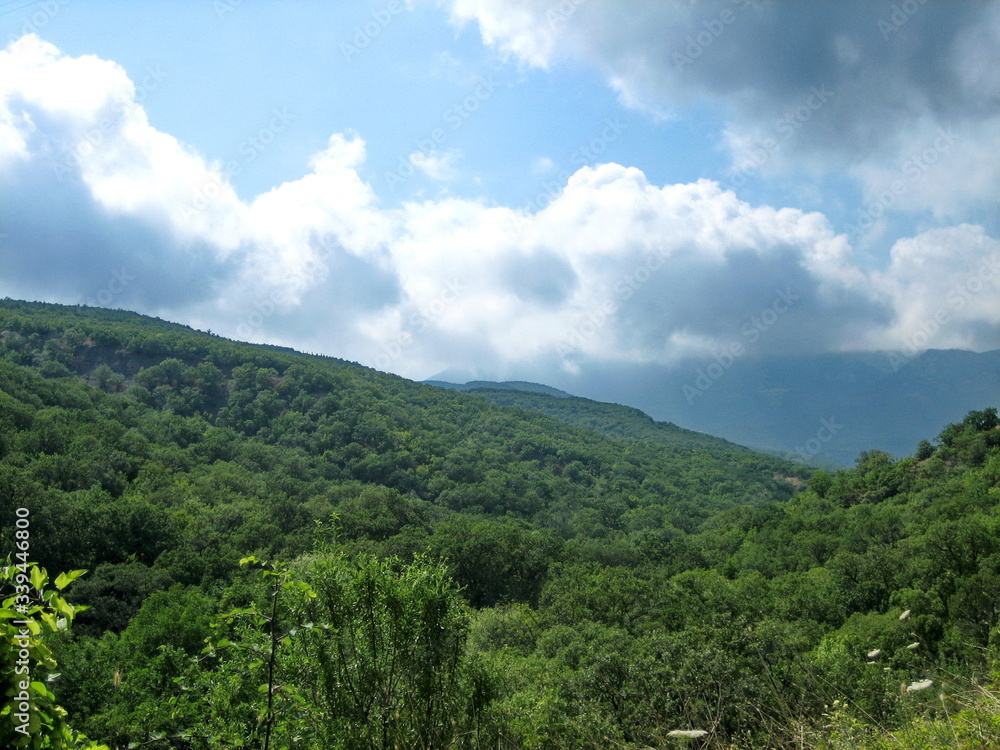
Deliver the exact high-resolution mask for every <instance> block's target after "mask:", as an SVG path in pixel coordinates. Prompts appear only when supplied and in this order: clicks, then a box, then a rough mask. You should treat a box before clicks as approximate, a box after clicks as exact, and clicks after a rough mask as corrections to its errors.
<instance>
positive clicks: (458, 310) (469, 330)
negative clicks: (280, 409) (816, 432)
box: [0, 0, 1000, 377]
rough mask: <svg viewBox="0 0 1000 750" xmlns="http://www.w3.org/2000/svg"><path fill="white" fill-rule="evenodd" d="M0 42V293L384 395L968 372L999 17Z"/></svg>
mask: <svg viewBox="0 0 1000 750" xmlns="http://www.w3.org/2000/svg"><path fill="white" fill-rule="evenodd" d="M0 41H2V42H3V44H4V46H5V47H6V49H4V51H3V52H2V53H0V233H2V234H3V236H2V237H0V261H2V262H3V266H4V267H5V268H6V271H5V272H4V273H2V274H0V293H2V294H5V295H9V296H12V297H19V298H31V299H46V300H51V301H58V302H65V303H93V304H99V305H103V306H110V307H124V308H127V309H135V310H138V311H140V312H145V313H151V314H156V315H160V316H162V317H166V318H170V319H173V320H178V321H180V322H185V323H189V324H191V325H195V326H197V327H200V328H211V329H212V330H213V331H216V332H218V333H220V334H222V335H226V336H230V337H233V338H239V339H243V340H253V341H271V342H276V343H282V344H287V345H291V346H296V347H298V348H303V349H307V350H309V351H318V352H323V353H326V354H331V355H334V356H340V357H344V358H347V359H352V360H356V361H360V362H362V363H364V364H368V365H372V366H375V367H378V368H379V369H385V370H392V371H394V372H398V373H400V374H404V375H406V376H409V377H429V376H431V375H433V374H435V373H437V372H439V371H441V370H444V369H448V368H452V369H455V370H458V371H461V372H468V373H470V374H473V375H477V376H482V377H516V376H519V375H522V374H525V373H534V374H536V375H537V374H538V373H543V374H544V373H545V372H546V371H548V372H560V373H564V374H565V373H570V374H572V373H574V372H580V371H581V368H586V367H587V366H588V364H593V363H598V362H599V363H601V364H602V366H604V365H606V364H607V363H608V362H618V363H621V366H623V367H625V366H633V365H646V364H649V363H656V364H663V365H667V366H670V365H672V364H675V363H677V362H679V361H683V360H685V359H686V358H690V357H707V356H713V355H714V354H715V353H718V352H719V351H724V350H726V349H727V348H731V347H733V346H734V345H737V344H752V347H751V350H752V351H751V353H752V354H753V355H755V356H758V355H759V356H767V355H774V354H783V353H790V352H799V351H850V350H886V349H921V348H928V347H931V348H947V347H959V348H969V349H979V350H982V349H986V348H996V347H998V346H1000V335H998V334H1000V305H998V304H997V302H998V299H997V291H998V290H997V287H996V285H995V283H994V281H993V276H992V270H991V269H992V267H993V266H992V265H991V264H993V263H995V258H996V257H998V256H997V253H998V252H1000V243H998V240H997V239H996V238H997V237H998V234H1000V227H998V212H997V201H996V195H997V188H998V187H1000V152H998V150H997V149H996V145H997V143H998V136H1000V72H998V69H997V66H996V65H995V61H996V59H997V52H998V51H1000V10H998V6H997V5H996V4H995V3H989V2H975V1H974V0H968V1H967V2H960V3H959V2H945V1H944V0H926V1H925V2H921V1H920V0H907V2H903V3H888V2H867V1H865V2H861V0H841V1H839V2H826V1H821V2H814V3H799V2H793V1H792V0H697V1H694V2H687V1H685V2H676V3H666V2H663V1H662V0H553V1H552V2H548V1H547V0H542V1H541V2H526V1H525V0H440V1H439V2H434V1H433V0H412V1H411V2H403V0H399V1H398V2H397V1H396V0H376V1H375V2H351V3H340V2H337V3H331V2H305V1H298V2H293V1H291V0H288V1H276V0H242V2H238V1H237V0H186V1H185V2H141V3H138V2H129V1H126V0H119V1H117V2H112V1H110V0H89V1H88V2H80V1H79V0H48V1H47V2H38V3H28V2H25V0H19V1H17V2H0ZM116 279H117V281H116ZM122 279H125V280H124V281H122ZM972 288H974V291H970V289H972ZM781 294H784V295H785V297H788V295H792V297H793V298H794V302H795V303H794V304H793V305H791V307H790V309H789V311H788V314H787V315H784V316H783V317H782V319H781V321H780V325H775V326H773V328H771V329H769V330H768V331H767V332H766V335H762V336H759V337H758V338H755V339H754V341H753V342H749V341H746V340H745V337H744V336H743V334H742V333H741V331H743V330H745V328H746V325H747V323H748V322H749V321H752V320H753V319H754V317H755V316H756V315H759V314H760V312H761V311H766V310H767V309H769V308H771V307H772V306H773V303H774V301H775V300H776V299H780V298H782V297H781V296H780V295H781ZM949 299H951V300H953V301H952V302H948V300H949ZM959 299H961V300H963V301H962V303H961V304H959V303H958V302H957V301H954V300H959ZM942 321H943V322H942ZM758 339H759V340H758Z"/></svg>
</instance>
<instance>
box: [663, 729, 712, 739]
mask: <svg viewBox="0 0 1000 750" xmlns="http://www.w3.org/2000/svg"><path fill="white" fill-rule="evenodd" d="M706 734H708V732H706V731H705V730H704V729H674V730H673V731H671V732H667V736H668V737H689V738H691V739H697V738H699V737H704V736H705V735H706Z"/></svg>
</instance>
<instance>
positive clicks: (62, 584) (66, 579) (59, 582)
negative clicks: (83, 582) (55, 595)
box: [56, 570, 87, 591]
mask: <svg viewBox="0 0 1000 750" xmlns="http://www.w3.org/2000/svg"><path fill="white" fill-rule="evenodd" d="M86 572H87V571H86V570H71V571H70V572H69V573H60V574H59V575H58V576H56V588H57V589H59V590H60V591H62V590H63V589H64V588H66V587H67V586H69V585H70V584H71V583H73V581H75V580H76V579H77V578H79V577H80V576H82V575H83V574H84V573H86Z"/></svg>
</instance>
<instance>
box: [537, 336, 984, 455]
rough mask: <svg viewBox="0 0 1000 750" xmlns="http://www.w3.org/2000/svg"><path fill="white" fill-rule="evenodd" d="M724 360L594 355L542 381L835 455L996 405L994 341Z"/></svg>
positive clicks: (781, 449) (671, 417) (897, 449)
mask: <svg viewBox="0 0 1000 750" xmlns="http://www.w3.org/2000/svg"><path fill="white" fill-rule="evenodd" d="M725 365H726V363H719V362H716V361H714V360H708V361H689V362H686V363H684V364H682V365H680V366H675V367H673V368H666V367H662V366H655V365H648V366H635V365H624V366H623V365H622V364H621V363H610V364H599V363H594V362H590V363H587V365H586V366H585V367H583V368H581V372H580V374H578V375H569V374H567V373H565V372H562V373H557V372H554V373H553V376H552V378H551V379H550V380H549V381H548V382H550V384H551V385H552V386H554V387H557V388H561V389H564V390H565V391H567V392H569V393H573V394H575V395H577V396H583V397H587V398H591V399H596V400H598V401H606V402H616V403H622V404H628V405H629V406H632V407H635V408H638V409H641V410H642V411H644V412H646V413H647V414H649V415H651V416H652V417H653V418H654V419H657V420H665V421H669V422H673V423H675V424H677V425H681V426H683V427H685V428H687V429H690V430H698V431H700V432H706V433H709V434H712V435H718V436H720V437H723V438H726V439H727V440H731V441H733V442H735V443H739V444H741V445H746V446H750V447H752V448H755V449H758V450H765V451H773V452H778V453H781V454H785V455H787V456H789V457H791V456H792V455H793V454H798V455H799V456H801V457H803V458H804V459H806V460H808V461H810V462H813V463H824V462H832V463H835V464H838V465H850V464H852V463H853V462H854V460H855V459H856V458H857V456H858V454H859V453H861V452H862V451H865V450H871V449H878V450H884V451H886V452H888V453H891V454H893V455H895V456H905V455H909V454H911V453H913V451H914V450H915V449H916V447H917V443H918V442H919V441H920V440H921V439H924V438H927V437H928V436H934V435H937V434H938V433H939V432H940V430H941V429H942V428H943V427H944V426H945V425H947V424H949V423H952V422H956V421H959V420H961V419H962V418H963V416H964V415H965V414H967V413H968V412H969V411H972V410H977V409H984V408H987V407H990V406H1000V351H991V352H984V353H976V352H968V351H961V350H947V351H942V350H929V351H926V352H923V353H922V354H920V355H918V356H915V357H912V358H905V357H902V356H901V355H896V354H891V353H863V354H823V355H803V356H795V357H783V358H769V359H758V360H749V359H746V360H736V361H734V362H730V363H728V366H725Z"/></svg>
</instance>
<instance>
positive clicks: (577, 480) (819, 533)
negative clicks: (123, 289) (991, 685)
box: [0, 300, 1000, 749]
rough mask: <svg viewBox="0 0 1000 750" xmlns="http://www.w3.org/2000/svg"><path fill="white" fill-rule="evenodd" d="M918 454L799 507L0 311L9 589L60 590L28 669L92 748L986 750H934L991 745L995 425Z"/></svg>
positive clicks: (685, 472)
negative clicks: (884, 747) (40, 577)
mask: <svg viewBox="0 0 1000 750" xmlns="http://www.w3.org/2000/svg"><path fill="white" fill-rule="evenodd" d="M915 447H916V448H917V452H916V453H915V455H914V456H913V457H910V458H904V459H901V460H897V459H895V458H893V457H891V456H888V455H886V454H884V453H881V452H878V451H870V452H866V453H864V454H862V455H861V456H859V458H858V460H857V464H856V466H855V467H854V468H853V469H851V470H847V471H840V472H836V473H829V472H818V473H815V474H812V475H811V476H810V472H809V471H808V470H806V469H803V468H802V467H796V466H793V465H791V464H788V463H786V462H783V461H780V460H778V459H776V458H773V457H768V456H763V455H760V454H756V453H753V452H751V451H748V450H746V449H742V448H740V447H738V446H733V445H731V444H728V443H725V442H724V441H718V440H715V439H713V438H709V437H707V436H703V435H697V434H694V433H687V432H686V431H684V430H681V429H680V428H677V427H674V426H672V425H658V424H656V423H653V422H651V421H649V420H647V419H646V418H644V417H643V416H642V415H639V414H637V413H635V412H634V410H626V409H623V408H621V407H614V406H610V405H605V404H594V403H593V402H586V401H583V400H579V399H558V398H556V397H554V396H550V395H546V394H519V393H516V392H509V391H508V392H503V393H494V394H482V393H481V394H479V395H478V396H477V395H467V394H461V393H454V392H450V391H445V390H441V389H437V388H434V387H431V386H424V385H418V384H415V383H411V382H409V381H405V380H403V379H401V378H397V377H394V376H390V375H385V374H382V373H377V372H374V371H372V370H369V369H366V368H363V367H361V366H359V365H355V364H351V363H348V362H343V361H339V360H335V359H331V358H326V357H316V356H309V355H304V354H299V353H296V352H292V351H290V350H283V349H279V348H274V347H260V346H250V345H246V344H238V343H235V342H230V341H227V340H224V339H220V338H218V337H215V336H211V335H209V334H204V333H200V332H197V331H193V330H191V329H189V328H185V327H183V326H178V325H174V324H170V323H165V322H163V321H159V320H155V319H151V318H144V317H141V316H137V315H133V314H131V313H125V312H117V311H105V310H94V309H87V308H77V307H60V306H55V305H39V304H29V303H20V302H14V301H9V300H8V301H3V302H0V528H3V529H13V528H15V523H16V519H17V517H18V515H17V514H18V513H19V512H21V513H23V512H24V511H18V509H27V512H28V513H29V514H30V529H31V545H30V550H31V560H32V562H34V563H37V564H39V565H40V566H42V567H44V568H46V569H48V570H50V571H70V570H77V569H86V570H87V571H88V572H87V574H86V575H84V576H82V577H80V578H79V580H77V581H75V582H74V584H73V587H72V588H71V589H70V590H69V592H68V593H67V594H66V595H65V596H67V597H69V598H70V599H71V600H72V601H73V602H74V604H78V605H85V606H87V607H88V608H87V609H85V610H82V611H80V612H79V614H76V612H75V610H74V612H73V614H74V618H72V619H75V623H74V625H73V628H72V630H66V629H65V628H59V627H57V628H55V629H54V630H52V632H47V633H41V634H40V635H39V638H42V637H44V638H45V643H44V644H42V645H44V647H45V648H51V653H52V658H53V659H54V660H55V661H58V662H59V667H58V668H55V667H54V666H52V665H51V664H48V665H46V664H42V665H40V666H39V667H38V669H39V671H40V675H41V676H43V677H44V674H43V673H48V676H49V677H52V674H54V673H56V672H58V673H59V676H58V677H52V679H51V682H50V683H47V684H50V685H51V690H52V691H53V692H54V694H55V695H56V696H58V704H59V705H61V706H62V707H63V709H65V711H66V712H67V713H68V717H69V719H68V720H69V722H70V723H71V724H72V726H73V727H74V728H75V729H77V730H82V731H83V732H85V733H86V734H87V735H88V736H90V737H92V738H94V739H95V740H98V741H101V742H105V743H107V744H108V745H110V746H112V747H122V748H124V747H126V746H128V744H129V743H150V744H147V745H146V746H148V747H156V746H158V747H177V748H180V747H186V748H192V747H197V748H209V747H211V748H215V747H233V746H246V747H263V746H264V744H265V743H266V744H268V745H269V747H275V748H277V747H289V748H291V747H297V748H328V747H329V748H332V747H342V748H367V747H372V748H375V747H390V746H396V747H401V748H403V747H413V748H416V747H421V748H429V747H469V748H474V747H484V748H485V747H502V748H567V749H568V748H606V747H623V748H646V747H657V748H659V747H672V746H675V745H676V743H678V742H681V741H685V736H684V735H683V734H681V735H678V734H676V733H677V732H682V733H683V732H693V733H694V735H698V736H694V735H692V736H691V737H690V740H691V742H693V743H695V744H694V745H693V746H703V747H717V748H723V747H802V746H814V747H838V748H839V747H859V746H871V747H876V746H879V745H878V743H880V742H882V739H883V737H884V736H885V735H883V733H884V732H885V731H887V730H889V729H892V730H893V731H894V732H896V734H895V735H894V736H897V737H898V736H906V737H912V738H914V739H913V740H912V742H911V744H912V745H913V746H919V742H926V743H931V742H932V740H931V739H927V738H933V737H936V736H937V734H936V733H940V732H944V731H945V730H947V736H948V737H949V738H951V739H949V740H948V741H949V742H952V743H953V746H955V747H978V746H989V744H988V742H986V741H985V740H984V742H986V744H984V745H974V744H967V745H962V744H958V743H960V742H964V740H963V737H964V735H962V731H964V730H963V727H965V726H966V725H969V726H972V722H973V719H975V721H977V722H979V723H978V724H976V726H978V727H979V729H978V730H977V731H979V732H980V734H981V735H982V736H984V737H985V736H987V735H985V734H982V733H983V732H986V731H988V730H989V727H990V726H993V727H994V729H993V730H989V731H994V732H996V731H997V730H996V724H997V721H996V720H995V719H994V718H992V716H993V714H989V712H988V711H987V709H988V707H989V702H990V701H991V700H995V698H992V697H990V696H991V695H993V694H992V693H990V692H989V691H988V689H987V677H988V675H989V674H991V670H995V669H996V668H997V663H996V659H997V656H998V651H997V649H998V637H1000V636H998V614H1000V612H998V605H997V602H998V601H1000V512H998V501H1000V419H998V417H997V411H996V409H993V408H986V409H984V410H983V411H980V412H973V413H971V414H969V415H968V416H967V417H966V418H965V419H964V420H963V421H962V422H961V423H958V424H955V425H951V426H948V427H946V428H945V429H944V430H943V431H942V432H941V434H940V435H939V436H938V438H937V439H936V440H935V441H933V442H931V441H924V442H923V443H921V445H920V446H915ZM16 552H17V547H16V546H15V538H14V536H13V535H12V534H6V533H5V535H4V537H3V538H2V539H0V554H2V555H8V554H10V555H14V554H16ZM248 556H255V557H257V558H260V559H261V560H267V561H270V562H268V563H267V565H265V566H264V567H262V568H261V567H260V566H259V565H258V567H257V569H256V572H254V571H250V570H247V569H246V567H245V566H244V567H243V568H241V566H240V564H239V563H240V560H241V559H243V558H246V557H248ZM54 575H55V574H54V573H53V576H54ZM260 576H263V577H260ZM37 596H39V597H40V596H41V592H39V593H38V594H37ZM67 606H69V605H67ZM39 611H41V610H39ZM928 680H930V681H932V682H933V684H934V685H935V686H939V687H938V688H936V689H935V690H924V689H921V688H920V687H919V686H920V685H922V684H923V683H925V682H926V681H928ZM901 686H902V689H901ZM913 686H916V687H915V688H914V689H912V690H908V689H907V687H913ZM963 686H964V689H966V690H969V691H979V693H977V695H978V696H979V697H978V698H977V697H976V696H975V695H973V696H972V697H969V698H968V699H965V698H963V697H962V695H961V690H962V689H963ZM942 690H943V691H945V694H946V697H945V698H943V699H939V698H938V696H939V695H940V694H941V691H942ZM43 695H45V694H43ZM46 700H49V697H46ZM52 700H55V699H54V698H52ZM53 705H55V704H54V703H53ZM984 706H985V707H986V708H984ZM984 712H985V713H984ZM956 715H961V716H965V717H972V718H968V721H966V723H965V724H963V723H961V722H956V720H955V718H954V716H956ZM0 718H2V716H0ZM53 721H54V719H53ZM984 722H985V723H984ZM990 722H992V724H990ZM984 726H985V727H986V729H984V728H983V727H984ZM59 731H61V732H64V733H65V736H66V737H69V738H70V740H72V742H76V743H77V744H79V745H80V746H82V743H83V742H84V740H83V739H82V737H78V738H77V739H72V738H73V737H75V736H76V735H72V734H69V732H71V731H72V730H68V729H65V730H64V729H60V730H59ZM671 732H673V733H675V734H673V735H672V734H671ZM699 732H704V733H705V734H703V735H699ZM907 732H909V734H906V733H907ZM900 733H903V734H900ZM990 736H994V735H990ZM973 739H975V738H973ZM70 740H66V741H67V742H70ZM972 741H973V740H972V739H970V740H969V742H970V743H971V742H972ZM796 743H798V744H796ZM805 743H809V744H808V745H806V744H805ZM851 743H854V744H851ZM864 743H867V744H864ZM40 746H44V745H40ZM52 746H53V747H55V746H56V745H52ZM67 746H70V745H67ZM926 746H929V747H930V746H934V747H937V746H941V745H934V744H927V745H926Z"/></svg>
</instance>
